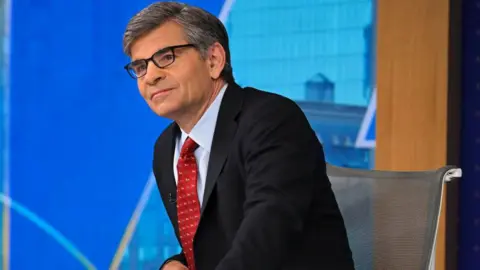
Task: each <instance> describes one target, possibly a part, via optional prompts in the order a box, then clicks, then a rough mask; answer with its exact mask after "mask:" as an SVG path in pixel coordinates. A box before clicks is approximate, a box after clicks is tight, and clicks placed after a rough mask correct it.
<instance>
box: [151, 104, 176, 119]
mask: <svg viewBox="0 0 480 270" xmlns="http://www.w3.org/2000/svg"><path fill="white" fill-rule="evenodd" d="M150 108H151V109H152V110H153V112H154V113H155V114H157V115H158V116H161V117H165V118H168V119H171V120H174V119H173V118H174V115H175V112H176V111H178V110H176V109H175V108H174V107H173V106H168V105H167V104H158V105H155V104H153V106H150Z"/></svg>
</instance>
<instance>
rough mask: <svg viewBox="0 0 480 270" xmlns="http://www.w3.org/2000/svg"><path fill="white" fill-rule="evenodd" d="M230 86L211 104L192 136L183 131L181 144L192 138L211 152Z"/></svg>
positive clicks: (193, 130)
mask: <svg viewBox="0 0 480 270" xmlns="http://www.w3.org/2000/svg"><path fill="white" fill-rule="evenodd" d="M227 86H228V84H225V85H224V86H223V87H222V89H221V90H220V92H219V93H218V95H217V96H216V97H215V100H214V101H213V102H212V104H210V106H209V107H208V108H207V110H206V111H205V113H204V114H203V115H202V117H201V118H200V120H199V121H198V122H197V124H196V125H195V126H194V127H193V129H192V131H191V132H190V134H187V133H185V132H184V131H183V130H182V135H181V142H182V144H183V143H184V142H185V140H186V139H187V137H190V138H192V139H193V140H194V141H195V142H196V143H197V144H198V145H199V147H201V148H203V149H204V150H206V151H208V152H210V150H211V148H212V141H213V134H214V132H215V126H216V124H217V118H218V112H219V111H220V105H221V104H222V99H223V95H224V94H225V90H226V89H227Z"/></svg>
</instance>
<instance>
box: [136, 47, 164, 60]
mask: <svg viewBox="0 0 480 270" xmlns="http://www.w3.org/2000/svg"><path fill="white" fill-rule="evenodd" d="M171 47H173V46H166V47H163V48H161V49H158V50H156V51H155V52H154V53H153V54H152V55H150V57H152V56H153V55H154V54H156V53H159V52H165V51H167V50H168V49H170V48H171ZM150 57H146V58H131V59H130V60H131V61H132V62H135V61H138V60H145V59H147V58H150Z"/></svg>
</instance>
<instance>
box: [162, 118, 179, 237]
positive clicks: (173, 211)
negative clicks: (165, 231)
mask: <svg viewBox="0 0 480 270" xmlns="http://www.w3.org/2000/svg"><path fill="white" fill-rule="evenodd" d="M178 131H179V128H178V126H177V124H176V123H172V124H171V125H170V126H169V127H168V129H167V130H166V140H165V142H164V143H165V145H164V147H162V148H161V149H162V150H161V151H160V153H159V154H160V163H159V164H160V166H161V168H160V173H161V174H162V178H161V179H162V181H161V185H162V187H161V188H160V192H161V193H162V197H163V200H164V201H165V205H166V206H167V207H166V209H167V212H168V215H169V216H170V218H171V220H172V223H173V227H174V228H175V231H176V232H177V234H178V218H177V206H176V201H177V200H176V198H177V184H176V183H175V176H174V174H173V159H174V153H175V142H176V136H177V134H178ZM163 153H164V154H163Z"/></svg>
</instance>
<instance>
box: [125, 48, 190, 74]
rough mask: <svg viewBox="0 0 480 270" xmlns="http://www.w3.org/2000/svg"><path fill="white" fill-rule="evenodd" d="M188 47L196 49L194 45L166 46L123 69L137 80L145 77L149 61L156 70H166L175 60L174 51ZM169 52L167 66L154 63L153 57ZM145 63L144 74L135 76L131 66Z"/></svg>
mask: <svg viewBox="0 0 480 270" xmlns="http://www.w3.org/2000/svg"><path fill="white" fill-rule="evenodd" d="M188 47H194V48H195V47H196V46H195V45H194V44H182V45H175V46H168V47H165V48H162V49H160V50H158V51H156V52H155V53H154V54H152V56H151V57H150V58H147V59H138V60H135V61H133V62H130V63H128V64H126V65H125V66H124V67H123V68H124V69H125V70H126V71H127V73H128V75H130V77H132V78H133V79H138V78H141V77H143V76H145V75H146V74H147V68H148V63H149V62H150V61H152V63H153V64H154V65H155V66H157V67H158V68H166V67H168V66H170V65H171V64H173V63H174V62H175V60H176V55H175V50H176V49H180V48H188ZM168 51H170V52H171V53H172V56H173V57H172V61H171V62H169V63H168V64H166V65H159V64H158V63H157V62H156V61H155V56H157V55H161V54H164V53H166V52H168ZM141 62H143V63H145V67H146V68H145V73H144V74H142V75H140V76H137V74H136V73H135V71H133V68H132V66H133V65H134V64H136V63H137V64H138V63H141Z"/></svg>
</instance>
